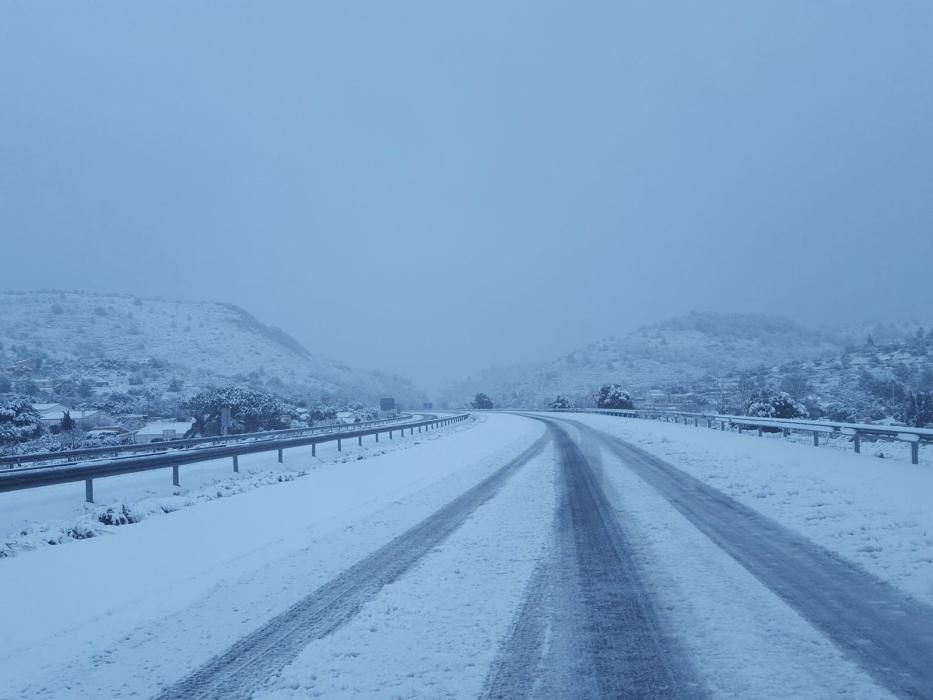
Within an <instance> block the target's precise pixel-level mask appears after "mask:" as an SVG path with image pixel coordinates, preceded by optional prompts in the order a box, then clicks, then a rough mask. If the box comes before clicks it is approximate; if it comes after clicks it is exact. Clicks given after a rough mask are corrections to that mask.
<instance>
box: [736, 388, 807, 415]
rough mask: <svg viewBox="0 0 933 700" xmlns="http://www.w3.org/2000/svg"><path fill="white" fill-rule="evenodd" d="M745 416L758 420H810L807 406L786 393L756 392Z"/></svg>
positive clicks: (747, 406) (749, 401) (748, 403)
mask: <svg viewBox="0 0 933 700" xmlns="http://www.w3.org/2000/svg"><path fill="white" fill-rule="evenodd" d="M745 415H746V416H755V417H756V418H808V417H809V413H808V412H807V408H806V406H804V405H803V404H802V403H800V402H799V401H797V400H796V399H794V398H793V397H792V396H791V395H790V394H788V393H787V392H786V391H777V392H772V391H756V392H755V393H753V394H752V395H751V396H750V397H749V399H748V402H747V403H746V404H745Z"/></svg>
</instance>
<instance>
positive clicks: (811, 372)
mask: <svg viewBox="0 0 933 700" xmlns="http://www.w3.org/2000/svg"><path fill="white" fill-rule="evenodd" d="M916 330H917V324H877V323H866V324H855V325H850V326H846V327H839V328H821V329H810V328H806V327H804V326H802V325H800V324H797V323H795V322H793V321H790V320H788V319H785V318H778V317H772V316H763V315H749V314H721V313H691V314H688V315H686V316H682V317H678V318H674V319H670V320H667V321H663V322H660V323H656V324H652V325H649V326H645V327H643V328H640V329H638V330H636V331H633V332H631V333H627V334H625V335H623V336H619V337H615V336H610V337H607V338H604V339H603V340H601V341H598V342H595V343H590V344H589V345H587V346H585V347H581V348H579V349H578V350H575V351H573V352H571V353H568V354H567V355H564V356H563V357H560V358H558V359H556V360H554V361H551V362H547V363H544V364H542V365H538V366H534V367H520V368H513V369H498V370H491V371H488V372H484V373H482V374H481V375H479V376H478V377H474V378H471V379H467V380H465V381H462V382H459V383H457V384H456V385H454V386H452V387H450V388H449V389H448V390H446V391H445V393H444V398H445V400H446V401H447V402H448V403H449V404H450V405H462V404H463V402H464V401H468V400H469V397H471V396H473V395H474V394H475V393H476V392H478V391H482V392H485V393H487V394H489V395H490V396H491V397H492V398H493V400H494V401H496V402H497V404H499V405H504V406H517V407H529V406H542V405H546V403H547V402H549V401H550V400H551V399H553V398H554V397H555V396H556V395H558V394H563V395H566V396H569V397H571V398H572V399H573V400H575V401H577V402H579V403H585V402H586V401H587V400H588V399H589V398H590V397H591V396H592V394H593V393H594V391H595V390H596V389H598V387H599V386H601V385H602V384H605V383H609V382H617V383H620V384H622V385H623V386H625V387H626V388H628V389H630V390H631V391H633V392H634V393H635V395H636V397H637V398H639V399H641V401H642V402H645V401H646V400H648V397H649V391H651V390H655V391H654V392H653V394H652V397H651V400H652V401H654V402H659V401H661V402H663V401H668V402H671V403H676V402H678V401H680V402H686V403H689V404H690V405H691V407H696V408H707V409H717V408H719V405H718V404H722V403H723V402H724V401H731V402H734V401H735V400H736V396H737V392H738V391H739V384H740V383H742V382H747V381H754V382H756V383H757V384H760V385H767V386H772V387H774V388H781V387H782V385H785V384H786V385H794V386H793V388H796V389H798V390H799V392H803V393H804V394H806V396H809V397H810V398H811V399H812V402H813V405H816V404H817V403H819V402H820V401H822V402H824V403H826V404H830V403H835V404H842V403H845V404H853V403H855V404H857V405H858V406H860V407H863V406H868V405H869V404H871V401H869V400H868V399H867V398H866V399H865V400H864V401H862V400H861V399H859V400H856V398H857V396H856V395H859V396H861V398H865V397H864V396H863V394H864V391H863V390H862V389H861V388H859V387H860V386H861V385H866V384H868V383H869V382H868V380H867V379H866V378H865V377H864V376H863V375H862V374H860V370H861V369H862V368H863V366H864V367H865V368H867V369H870V370H871V371H872V372H873V375H872V376H874V375H877V377H878V378H879V381H883V380H884V378H885V377H889V376H893V375H892V372H894V367H895V366H896V365H898V363H900V364H902V365H907V368H906V369H905V368H904V367H899V368H898V369H897V372H899V373H900V376H903V377H907V378H908V379H907V380H905V384H904V386H905V388H909V389H914V390H916V389H917V388H923V387H924V386H925V385H924V381H925V379H924V378H925V377H926V376H927V375H926V374H924V372H925V369H926V365H925V364H924V363H925V359H923V358H918V357H916V356H914V355H911V354H910V350H909V349H905V348H903V347H901V344H902V343H904V342H907V340H908V339H909V338H910V337H912V336H913V335H914V334H915V333H916ZM872 333H875V334H876V336H877V338H878V340H877V345H876V346H875V347H863V346H865V343H866V340H867V338H868V336H869V335H871V334H872ZM908 356H909V358H908ZM908 359H910V361H909V362H908V361H907V360H908ZM800 375H803V377H802V379H801V376H800ZM794 382H796V384H794ZM895 391H896V390H895ZM877 392H880V389H877V387H876V393H877ZM658 396H663V397H664V398H660V399H659V398H657V397H658ZM806 396H800V397H799V398H801V399H804V398H806ZM858 410H862V408H858ZM865 410H868V409H867V408H866V409H865ZM872 410H873V412H874V413H875V414H877V413H878V412H879V411H878V409H877V407H875V408H874V409H872Z"/></svg>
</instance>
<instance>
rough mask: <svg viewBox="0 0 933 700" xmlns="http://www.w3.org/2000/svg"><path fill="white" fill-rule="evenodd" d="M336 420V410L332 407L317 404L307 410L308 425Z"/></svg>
mask: <svg viewBox="0 0 933 700" xmlns="http://www.w3.org/2000/svg"><path fill="white" fill-rule="evenodd" d="M335 420H337V409H336V408H334V407H333V406H325V405H324V404H318V405H316V406H312V407H311V408H309V409H308V425H316V424H318V423H329V422H333V421H335Z"/></svg>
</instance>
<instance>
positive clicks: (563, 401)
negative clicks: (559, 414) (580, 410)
mask: <svg viewBox="0 0 933 700" xmlns="http://www.w3.org/2000/svg"><path fill="white" fill-rule="evenodd" d="M551 408H556V409H560V410H567V409H570V408H573V401H571V400H570V399H568V398H567V397H566V396H560V395H558V396H557V398H556V399H554V400H553V401H551Z"/></svg>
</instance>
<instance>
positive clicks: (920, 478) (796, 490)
mask: <svg viewBox="0 0 933 700" xmlns="http://www.w3.org/2000/svg"><path fill="white" fill-rule="evenodd" d="M572 417H573V419H575V420H580V421H581V422H584V423H586V424H588V425H592V426H593V427H596V428H599V429H601V430H604V431H606V432H608V433H610V434H613V435H616V436H618V437H620V438H622V439H623V440H625V441H627V442H630V443H631V444H633V445H636V446H637V447H640V448H642V449H644V450H646V451H648V452H650V453H652V454H654V455H657V456H658V457H661V458H662V459H665V460H667V461H668V462H670V463H671V464H673V465H674V466H676V467H678V468H679V469H682V470H683V471H685V472H687V473H688V474H690V475H691V476H694V477H696V478H699V479H701V480H703V481H704V482H706V483H708V484H710V485H711V486H713V487H715V488H717V489H719V490H720V491H722V492H724V493H726V494H727V495H729V496H731V497H733V498H735V499H736V500H738V501H740V502H741V503H743V504H744V505H746V506H748V507H750V508H754V509H755V510H757V511H759V512H761V513H763V514H764V515H766V516H768V517H770V518H773V519H775V520H776V521H778V522H780V523H781V524H783V525H785V526H786V527H789V528H792V529H794V530H796V531H798V532H800V533H802V534H804V535H805V536H806V537H808V538H810V539H811V540H813V541H814V542H816V543H817V544H819V545H821V546H823V547H826V548H827V549H829V550H832V551H834V552H837V553H838V554H840V555H842V556H843V557H845V558H847V559H849V560H850V561H853V562H855V563H857V564H859V565H860V566H862V567H863V568H865V569H866V570H867V571H869V572H871V573H873V574H875V575H877V576H879V577H881V578H883V579H885V580H887V581H889V582H891V583H892V584H894V585H896V586H898V587H900V588H901V589H903V590H904V591H906V592H908V593H910V594H912V595H915V596H917V597H918V598H920V599H924V600H926V601H928V602H931V603H933V510H931V509H930V507H929V504H930V495H931V494H933V466H931V465H930V463H929V459H930V458H931V457H933V455H930V456H922V457H921V464H920V465H912V464H910V459H909V451H908V450H906V448H905V449H903V450H900V451H899V454H898V457H897V458H895V459H884V460H880V459H878V458H876V457H873V456H871V452H873V451H874V450H869V449H867V447H864V448H863V449H864V451H863V454H861V455H857V454H855V453H854V452H852V451H843V450H840V449H832V448H814V447H812V446H810V445H805V444H800V443H797V442H792V441H788V440H783V439H781V438H780V437H764V438H758V437H754V436H753V435H749V434H746V435H738V434H736V433H730V432H721V431H718V430H708V429H706V428H694V427H691V426H684V425H676V424H672V423H658V422H654V421H645V420H625V419H620V418H615V417H610V416H596V415H586V414H580V415H574V416H572ZM886 452H887V450H886ZM924 459H926V460H927V462H926V463H925V464H924Z"/></svg>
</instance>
